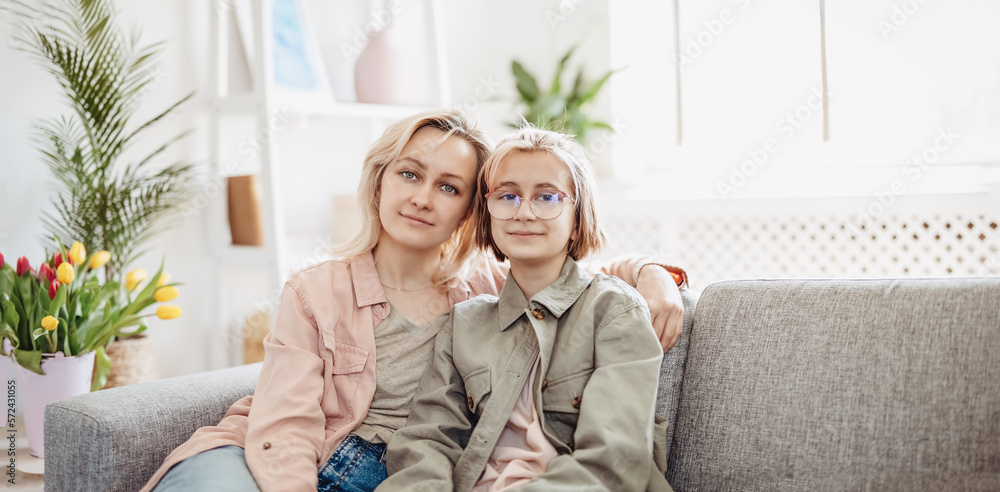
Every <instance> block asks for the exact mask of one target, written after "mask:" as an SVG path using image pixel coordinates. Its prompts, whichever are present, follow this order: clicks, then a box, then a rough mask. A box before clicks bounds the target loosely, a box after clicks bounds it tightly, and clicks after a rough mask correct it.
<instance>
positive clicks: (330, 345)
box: [142, 253, 686, 492]
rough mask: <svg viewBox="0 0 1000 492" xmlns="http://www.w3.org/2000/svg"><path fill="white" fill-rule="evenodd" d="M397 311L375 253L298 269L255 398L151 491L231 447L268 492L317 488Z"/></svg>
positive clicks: (494, 283) (474, 286) (187, 447)
mask: <svg viewBox="0 0 1000 492" xmlns="http://www.w3.org/2000/svg"><path fill="white" fill-rule="evenodd" d="M649 263H656V262H654V261H651V260H650V259H649V258H643V257H633V258H628V259H624V260H616V261H611V262H609V263H608V264H606V265H602V266H601V267H600V268H596V269H595V270H596V271H598V272H601V273H607V274H609V275H615V276H617V277H619V278H622V279H624V280H626V281H627V282H629V283H630V284H631V285H635V283H636V280H637V278H638V272H639V269H640V268H641V267H642V266H643V265H646V264H649ZM663 266H664V267H665V268H667V269H669V270H671V271H673V272H675V273H681V274H682V275H684V274H683V271H682V270H680V269H678V268H675V267H670V266H666V265H663ZM506 274H507V269H506V267H505V266H501V265H499V264H497V263H496V262H495V261H489V262H483V266H482V267H481V268H479V270H478V271H476V272H475V273H474V274H473V276H472V278H470V279H468V280H466V281H463V282H461V283H459V284H458V285H457V286H455V287H453V288H451V289H450V290H449V291H448V302H449V304H450V305H449V306H440V307H437V306H432V307H430V309H434V310H435V312H446V311H447V310H448V309H449V308H450V307H451V306H453V305H454V304H456V303H458V302H461V301H465V300H467V299H471V298H472V297H475V296H477V295H479V294H493V295H498V294H499V292H500V289H501V287H502V286H503V283H504V279H505V278H506ZM685 280H686V276H685ZM388 315H389V304H388V301H386V298H385V291H384V290H383V289H382V284H381V282H380V281H379V278H378V273H377V272H376V271H375V261H374V258H373V257H372V255H371V253H365V254H362V255H358V256H355V257H353V258H350V259H348V260H331V261H327V262H324V263H321V264H319V265H315V266H313V267H310V268H307V269H305V270H302V271H300V272H298V273H296V274H295V275H293V276H292V277H291V278H290V279H288V282H286V283H285V288H284V290H283V291H282V294H281V301H280V304H279V306H278V310H277V319H276V320H275V322H274V328H273V330H272V332H271V333H270V334H269V335H268V336H267V338H266V339H265V340H264V363H263V367H262V368H261V371H260V376H259V378H258V380H257V388H256V390H255V392H254V394H253V395H250V396H247V397H244V398H242V399H240V400H239V401H237V402H236V403H234V404H233V405H232V406H231V407H230V408H229V411H228V412H226V415H225V417H223V419H222V421H221V422H219V424H218V425H215V426H209V427H203V428H201V429H198V430H197V431H196V432H195V433H194V434H193V435H192V436H191V438H190V439H188V441H187V442H185V443H184V444H182V445H180V446H178V447H177V449H175V450H174V451H173V452H171V453H170V454H169V455H168V456H167V457H166V459H165V460H164V462H163V465H161V466H160V468H159V469H158V470H157V471H156V473H154V474H153V476H152V478H150V480H149V482H148V483H147V484H146V486H145V487H143V489H142V490H143V491H149V490H152V489H153V487H155V486H156V484H157V483H159V481H160V479H161V478H163V475H164V474H166V472H167V471H168V470H170V468H171V467H173V466H174V465H176V464H177V463H180V462H181V461H183V460H185V459H187V458H189V457H191V456H194V455H196V454H198V453H201V452H204V451H208V450H210V449H215V448H218V447H221V446H228V445H234V446H240V447H242V448H244V449H245V450H246V460H247V466H248V467H249V468H250V472H251V473H252V474H253V477H254V480H256V482H257V485H258V486H259V487H260V489H261V490H262V491H264V492H268V491H274V490H282V491H287V490H302V491H314V490H316V485H317V475H318V471H319V467H320V466H322V465H323V464H324V463H326V461H327V460H329V459H330V456H332V455H333V452H334V451H335V450H336V449H337V446H339V445H340V443H341V441H343V440H344V438H345V437H347V435H348V434H350V433H351V431H353V430H354V429H355V428H357V427H358V426H359V425H361V423H362V422H363V421H364V419H365V416H366V415H367V412H368V408H369V407H370V406H371V402H372V397H373V396H374V394H375V326H376V325H378V324H379V323H380V322H381V321H382V320H383V319H385V318H386V316H388ZM420 370H424V368H420Z"/></svg>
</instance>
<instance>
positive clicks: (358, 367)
mask: <svg viewBox="0 0 1000 492" xmlns="http://www.w3.org/2000/svg"><path fill="white" fill-rule="evenodd" d="M366 362H368V351H367V350H362V349H360V348H358V347H355V346H354V345H348V344H346V343H340V342H336V346H335V347H334V350H333V368H332V369H331V373H332V374H352V373H355V372H361V371H362V370H363V369H364V368H365V363H366Z"/></svg>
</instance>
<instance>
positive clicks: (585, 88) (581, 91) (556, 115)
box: [510, 46, 615, 142]
mask: <svg viewBox="0 0 1000 492" xmlns="http://www.w3.org/2000/svg"><path fill="white" fill-rule="evenodd" d="M574 51H576V47H575V46H574V47H573V48H570V50H569V51H568V52H567V53H566V54H565V55H563V57H562V58H560V59H559V64H558V65H557V66H556V73H555V77H553V79H552V85H551V86H550V87H549V89H548V90H546V91H544V92H543V91H542V90H541V89H540V88H539V86H538V80H537V79H536V78H535V76H533V75H531V74H530V73H528V71H527V70H525V69H524V67H523V66H522V65H521V63H520V62H518V61H517V60H514V61H513V62H512V63H511V69H512V70H513V72H514V79H515V81H516V83H517V93H518V94H519V96H520V100H519V101H518V102H519V103H520V104H521V106H523V108H522V113H521V117H522V118H523V119H524V121H527V122H528V123H531V124H532V125H534V126H536V127H539V128H544V129H546V130H555V131H561V132H563V133H566V134H569V135H576V138H577V139H578V140H580V141H581V142H585V141H586V140H587V133H588V132H589V131H590V130H591V129H594V128H605V129H608V130H612V128H611V126H610V125H609V124H607V123H605V122H603V121H599V120H595V119H592V118H591V117H590V115H589V106H590V103H591V102H592V101H593V100H594V98H595V97H597V94H598V93H599V92H600V91H601V88H603V87H604V84H605V83H606V82H607V81H608V79H609V78H611V75H612V74H614V73H615V70H609V71H608V72H607V73H605V74H604V75H603V76H601V78H599V79H597V81H595V82H590V83H588V82H587V81H586V80H585V79H584V75H583V67H580V69H579V71H578V72H577V74H576V78H575V80H574V81H573V84H572V85H571V86H568V87H564V86H563V72H564V71H565V70H566V65H567V63H568V62H569V59H570V57H572V56H573V52H574ZM519 123H520V120H519V121H518V122H514V123H511V124H510V126H512V127H518V126H520V125H519Z"/></svg>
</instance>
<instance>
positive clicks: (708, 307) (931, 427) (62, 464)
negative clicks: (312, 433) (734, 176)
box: [45, 278, 1000, 491]
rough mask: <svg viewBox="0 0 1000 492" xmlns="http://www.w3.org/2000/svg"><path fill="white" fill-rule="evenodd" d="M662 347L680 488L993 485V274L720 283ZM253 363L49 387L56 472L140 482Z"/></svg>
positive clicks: (998, 456) (90, 482) (998, 381)
mask: <svg viewBox="0 0 1000 492" xmlns="http://www.w3.org/2000/svg"><path fill="white" fill-rule="evenodd" d="M686 302H687V304H688V309H687V311H686V315H685V333H684V335H683V336H682V338H681V340H680V342H679V343H678V345H677V347H676V348H674V349H673V350H671V351H670V352H669V353H668V354H667V355H666V356H665V357H664V362H663V366H662V369H661V388H660V395H659V401H658V411H659V412H660V413H661V414H663V415H664V416H667V417H668V418H669V419H670V421H671V423H672V425H671V437H670V439H669V441H668V452H669V461H668V462H669V470H668V473H667V476H668V478H669V480H670V483H671V484H672V485H673V486H674V487H675V489H676V490H678V491H715V490H767V491H771V490H939V489H946V490H983V491H985V490H1000V279H995V278H994V279H950V280H931V279H917V280H770V281H768V280H756V281H731V282H722V283H718V284H713V285H711V286H709V287H708V288H706V289H705V291H704V293H703V294H702V296H701V298H700V300H698V304H697V309H693V306H692V304H693V303H694V297H693V296H691V295H688V296H687V298H686ZM258 371H259V365H253V366H245V367H239V368H234V369H227V370H222V371H215V372H209V373H204V374H197V375H192V376H186V377H180V378H174V379H168V380H163V381H158V382H154V383H146V384H140V385H135V386H129V387H123V388H116V389H112V390H106V391H100V392H97V393H91V394H87V395H82V396H79V397H75V398H70V399H67V400H63V401H60V402H57V403H55V404H53V405H50V406H49V407H48V408H47V410H46V414H45V418H46V421H45V425H46V442H45V449H46V455H47V456H46V460H45V461H46V466H45V469H46V472H45V489H46V490H59V491H62V490H67V491H68V490H72V491H85V490H95V491H96V490H101V491H103V490H114V491H117V490H135V489H137V488H139V487H140V486H141V485H142V484H143V482H144V481H145V480H146V478H147V477H149V476H150V475H151V474H152V473H153V471H154V470H155V469H156V468H157V467H158V466H159V464H160V462H161V461H162V459H163V457H164V456H165V455H166V454H167V453H168V452H169V451H170V450H171V449H172V448H173V447H174V446H176V445H177V444H179V443H181V442H182V441H184V440H185V439H187V437H188V436H189V435H190V434H191V433H192V432H194V430H195V429H197V428H198V427H200V426H203V425H209V424H214V423H216V422H218V420H219V419H220V418H221V417H222V415H223V414H224V413H225V410H226V408H227V407H228V406H229V405H230V404H231V403H232V402H233V401H235V400H237V399H238V398H240V397H242V396H243V395H246V394H248V393H250V392H252V391H253V387H254V382H255V380H256V375H257V372H258Z"/></svg>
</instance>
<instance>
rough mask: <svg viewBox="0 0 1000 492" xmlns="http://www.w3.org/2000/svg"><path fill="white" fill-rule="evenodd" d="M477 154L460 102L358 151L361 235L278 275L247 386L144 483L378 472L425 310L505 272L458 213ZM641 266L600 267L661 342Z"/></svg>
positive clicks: (417, 350)
mask: <svg viewBox="0 0 1000 492" xmlns="http://www.w3.org/2000/svg"><path fill="white" fill-rule="evenodd" d="M490 151H491V147H490V144H489V142H488V140H487V138H486V136H485V135H484V134H483V133H482V132H480V131H479V130H477V129H476V128H475V126H474V125H473V124H472V123H471V122H470V121H469V119H468V118H467V117H466V116H465V115H463V114H462V113H459V112H452V111H442V112H432V113H423V114H418V115H414V116H411V117H409V118H406V119H404V120H402V121H399V122H397V123H395V124H393V125H392V126H390V127H389V128H388V129H387V130H386V131H385V133H384V134H383V135H382V136H381V137H380V138H379V139H378V141H376V142H375V144H374V145H373V147H372V148H371V150H370V151H369V152H368V154H367V155H366V156H365V162H364V170H363V173H362V178H361V184H360V186H359V197H362V198H361V200H360V205H361V209H362V213H363V214H364V218H363V227H362V230H361V232H360V233H359V234H358V235H357V237H356V238H355V239H354V240H353V241H352V242H351V243H350V244H349V245H347V247H346V248H345V249H344V251H342V252H341V253H342V255H341V256H342V258H343V259H340V260H332V261H328V262H324V263H322V264H319V265H316V266H313V267H311V268H307V269H305V270H302V271H300V272H298V273H296V274H294V275H293V276H292V277H291V278H290V279H289V280H288V282H287V283H286V284H285V288H284V290H283V293H282V296H281V301H280V304H279V307H278V310H277V317H276V319H275V323H274V329H273V331H272V332H271V334H270V335H268V337H267V339H266V340H265V341H264V350H265V356H264V363H263V367H262V368H261V373H260V377H259V379H258V381H257V388H256V390H255V393H254V394H253V395H251V396H247V397H245V398H243V399H241V400H239V401H237V402H236V403H234V404H233V406H232V407H231V408H230V409H229V411H228V412H227V413H226V416H225V417H224V418H223V419H222V421H221V422H220V423H219V424H218V425H216V426H211V427H204V428H202V429H199V430H198V431H197V432H195V434H194V435H193V436H192V437H191V439H189V440H188V441H187V442H185V443H184V444H182V445H181V446H179V447H178V448H177V449H175V450H174V451H173V452H172V453H171V454H170V455H169V456H167V458H166V460H165V461H164V463H163V465H162V466H161V467H160V469H159V470H157V472H156V473H155V474H154V475H153V477H152V478H151V479H150V481H149V482H148V483H147V484H146V486H145V488H144V489H143V490H153V489H154V488H155V490H157V491H166V490H256V489H259V490H264V491H271V490H282V491H287V490H302V491H307V490H309V491H311V490H347V491H354V490H373V489H374V488H375V486H377V485H378V484H379V483H380V482H381V481H382V480H383V479H385V477H386V470H385V465H384V462H383V457H384V453H385V446H386V444H385V443H386V442H388V440H389V437H391V435H392V433H393V432H394V431H395V430H397V429H399V428H400V427H402V426H403V425H404V424H405V423H406V419H407V416H408V414H409V402H410V399H411V398H412V395H413V391H414V390H415V389H416V385H417V383H418V382H419V378H420V376H421V375H422V374H423V372H424V369H425V368H426V367H427V365H428V362H429V361H430V358H431V355H432V350H433V340H434V336H435V335H436V328H435V326H437V325H435V324H434V323H429V321H430V320H431V319H433V318H435V317H437V316H438V315H440V314H443V313H446V312H447V311H448V310H449V309H451V306H453V305H454V304H455V303H457V302H460V301H464V300H467V299H470V298H472V297H474V296H476V295H478V294H481V293H492V294H496V293H498V292H499V291H500V288H501V287H502V286H503V283H504V278H505V277H506V270H505V268H503V267H501V266H500V265H498V264H497V263H496V262H493V261H484V260H483V257H482V256H481V255H478V254H477V248H476V245H475V234H474V230H473V229H474V227H473V224H472V221H470V220H469V218H470V216H471V209H472V204H473V194H474V192H475V188H476V183H475V179H476V175H477V173H478V171H479V169H480V167H482V165H483V164H484V163H485V161H486V159H487V158H488V157H489V154H490ZM644 266H645V262H643V261H642V260H640V259H632V260H626V261H620V262H616V263H614V264H612V265H609V269H608V270H609V271H611V272H612V273H615V274H617V275H619V276H621V277H622V278H625V279H627V280H629V281H630V282H631V283H633V284H634V283H638V284H639V286H640V290H642V291H643V293H644V294H645V295H646V296H647V299H648V302H649V303H650V306H651V307H653V309H654V310H656V311H657V312H658V314H659V315H661V316H662V319H663V320H664V322H663V325H662V327H661V330H660V331H661V332H663V333H664V335H662V340H664V343H663V345H664V346H667V345H672V340H673V341H675V340H676V336H675V335H679V331H680V330H679V326H680V321H679V320H680V317H681V315H680V311H681V308H680V303H681V301H680V295H679V293H678V291H677V287H676V285H675V283H674V279H673V278H672V277H671V276H670V274H669V272H667V270H666V269H665V268H661V267H660V266H655V265H654V266H650V267H649V268H643V267H644ZM640 270H641V275H640ZM677 273H678V274H681V275H683V272H679V271H678V272H677ZM640 277H641V278H640ZM654 306H655V307H654ZM376 368H377V371H376Z"/></svg>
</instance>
